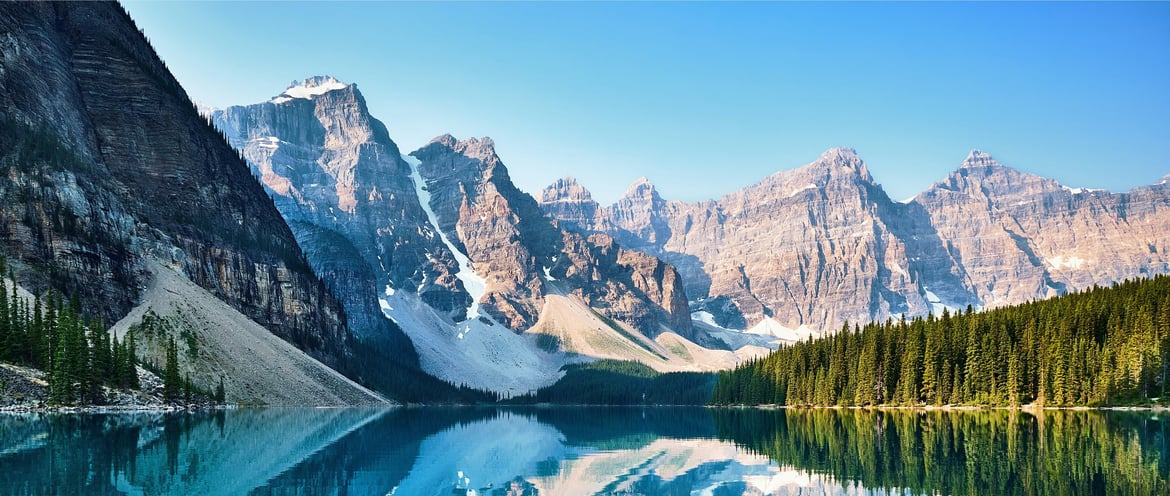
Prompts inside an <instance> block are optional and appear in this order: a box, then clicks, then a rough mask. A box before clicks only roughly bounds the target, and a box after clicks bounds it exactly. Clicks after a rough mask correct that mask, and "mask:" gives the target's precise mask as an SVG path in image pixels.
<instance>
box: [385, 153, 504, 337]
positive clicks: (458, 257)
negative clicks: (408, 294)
mask: <svg viewBox="0 0 1170 496" xmlns="http://www.w3.org/2000/svg"><path fill="white" fill-rule="evenodd" d="M402 159H403V160H405V161H406V163H408V164H410V180H411V181H414V190H415V193H416V194H418V201H419V203H421V204H422V208H423V211H424V212H426V214H427V220H428V221H430V223H431V225H432V226H435V231H437V233H438V235H439V240H441V241H442V242H443V244H445V245H447V249H449V250H451V254H452V255H454V256H455V262H456V263H458V264H459V272H456V273H455V277H456V278H458V279H459V280H460V281H463V289H464V290H466V291H467V293H468V294H469V295H471V306H469V307H468V308H467V320H468V321H471V320H473V319H475V318H476V317H479V299H480V298H482V297H483V294H484V293H485V292H487V281H485V280H484V279H483V278H482V277H480V276H479V275H477V274H476V273H475V271H474V270H471V260H470V259H469V258H467V255H465V254H464V253H463V252H461V251H459V250H458V249H456V248H455V245H454V244H452V243H451V240H449V239H447V235H446V234H443V230H442V229H439V227H438V226H439V216H437V215H435V211H434V209H432V208H431V193H430V191H428V190H427V188H426V183H425V182H424V181H423V178H422V174H420V173H419V171H418V166H419V165H420V164H421V163H422V162H420V161H419V160H418V159H417V158H414V157H412V156H410V155H403V156H402Z"/></svg>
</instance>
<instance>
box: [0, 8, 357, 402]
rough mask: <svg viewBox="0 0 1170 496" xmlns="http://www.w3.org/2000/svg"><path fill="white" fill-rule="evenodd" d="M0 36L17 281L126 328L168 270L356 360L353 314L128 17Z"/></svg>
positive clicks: (69, 11)
mask: <svg viewBox="0 0 1170 496" xmlns="http://www.w3.org/2000/svg"><path fill="white" fill-rule="evenodd" d="M0 33H3V34H2V35H0V130H2V132H0V140H2V145H0V166H2V168H0V172H2V174H3V180H2V181H0V198H2V201H0V249H2V250H3V251H4V252H5V254H6V255H7V257H8V259H9V260H10V261H13V264H12V265H14V266H15V267H16V268H17V277H18V279H20V280H21V281H22V282H23V283H24V284H25V285H26V286H27V287H31V288H33V289H35V290H38V291H43V290H45V289H47V288H50V287H52V288H54V289H56V290H58V291H61V292H64V293H67V294H76V295H78V296H79V298H80V299H81V300H82V302H83V304H84V306H85V307H86V308H92V309H95V310H94V311H95V312H97V313H98V314H99V316H101V317H103V318H104V319H105V320H106V321H107V322H113V321H115V320H117V319H118V318H120V317H122V316H123V315H125V314H126V312H128V311H129V310H130V308H131V307H132V306H133V305H134V304H135V303H136V300H137V299H138V298H139V294H140V292H141V290H142V289H143V288H145V286H146V283H147V281H148V280H149V277H150V276H149V273H148V271H147V270H146V269H145V264H144V259H145V258H154V259H158V260H161V261H162V262H163V263H165V264H168V265H170V266H172V267H175V268H177V269H179V270H180V271H181V272H182V274H183V275H184V276H185V277H187V278H189V279H190V280H191V281H193V282H194V283H196V284H197V285H199V286H200V287H202V288H204V289H205V290H207V291H208V292H210V293H211V294H212V295H214V296H215V297H217V298H219V299H220V300H222V301H223V302H226V303H227V304H228V305H230V306H231V307H232V308H234V309H235V310H238V311H239V312H241V313H242V314H243V315H245V316H247V317H248V318H249V319H252V320H254V321H255V322H257V323H260V324H261V325H263V326H264V327H265V328H267V329H268V330H269V331H271V332H272V333H274V334H276V335H278V336H280V337H282V338H284V339H285V340H287V341H289V342H291V343H293V344H295V345H297V347H299V348H301V349H303V350H305V351H307V352H308V353H309V354H311V355H312V356H314V357H315V358H318V359H320V360H323V361H325V362H326V363H330V364H337V363H338V362H340V361H341V360H342V359H343V357H344V356H345V354H346V340H347V339H348V336H349V332H348V330H347V328H346V321H345V314H344V312H343V311H342V309H341V307H340V305H338V304H337V303H336V302H335V301H334V300H333V297H332V296H331V295H330V294H329V292H328V291H327V290H326V289H325V286H324V285H323V284H322V283H321V281H319V280H318V279H317V277H316V276H315V275H314V274H313V272H312V271H311V270H310V269H309V267H308V265H307V264H306V263H305V261H304V259H303V256H302V254H301V251H300V249H299V248H298V246H297V243H296V240H295V238H294V237H293V234H292V232H291V231H290V230H289V228H288V226H287V225H286V224H285V222H284V221H283V219H282V218H281V216H280V213H279V212H278V211H277V210H276V209H275V208H273V205H272V202H271V200H269V198H268V197H267V195H266V194H265V193H264V190H263V189H262V188H261V186H260V185H259V184H258V183H257V182H256V180H255V179H254V178H253V177H252V175H251V174H250V173H249V171H248V167H247V165H246V164H245V163H244V161H243V160H241V159H240V157H239V156H238V155H237V154H236V152H235V151H233V150H232V149H231V148H230V147H229V146H228V145H227V143H225V142H224V140H223V138H222V136H220V135H219V134H218V133H217V132H216V131H215V129H214V128H212V127H211V126H209V125H208V123H207V122H206V121H205V120H204V119H202V118H201V117H200V116H199V115H198V114H197V113H196V112H195V110H194V108H193V106H192V104H191V101H190V100H189V99H188V97H187V95H186V94H185V93H184V91H183V89H182V88H181V87H180V86H179V84H178V83H177V82H176V81H175V79H174V78H173V77H172V76H171V74H170V73H169V71H168V70H167V68H166V67H165V66H164V65H163V63H162V62H161V61H160V60H159V59H158V57H157V56H156V55H155V53H154V51H153V49H152V48H151V47H150V45H149V44H148V43H147V41H146V39H145V37H144V36H143V34H142V33H141V32H139V31H138V30H137V29H136V28H135V27H134V24H133V22H132V21H131V20H130V18H129V16H127V14H126V13H125V12H124V11H123V10H122V9H121V8H120V7H118V6H117V5H116V4H109V3H15V4H10V5H6V6H5V7H4V9H3V10H2V12H0ZM222 332H231V329H223V330H222ZM207 386H208V387H210V386H209V385H207Z"/></svg>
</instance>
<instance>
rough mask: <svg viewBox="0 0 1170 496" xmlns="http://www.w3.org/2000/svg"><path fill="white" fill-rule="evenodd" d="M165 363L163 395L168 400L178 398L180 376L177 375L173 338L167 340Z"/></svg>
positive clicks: (176, 358) (177, 366) (176, 353)
mask: <svg viewBox="0 0 1170 496" xmlns="http://www.w3.org/2000/svg"><path fill="white" fill-rule="evenodd" d="M166 355H167V364H166V368H165V369H164V371H163V397H164V398H166V399H168V400H175V399H178V398H179V394H180V393H181V389H182V378H181V377H180V376H179V351H178V347H177V346H176V345H175V338H174V337H171V338H170V339H168V340H167V345H166Z"/></svg>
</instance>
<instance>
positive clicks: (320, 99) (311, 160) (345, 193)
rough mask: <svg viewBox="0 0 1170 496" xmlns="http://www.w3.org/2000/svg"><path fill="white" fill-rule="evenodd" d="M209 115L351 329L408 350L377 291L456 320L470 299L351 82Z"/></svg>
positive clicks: (306, 86)
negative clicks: (409, 297) (398, 293)
mask: <svg viewBox="0 0 1170 496" xmlns="http://www.w3.org/2000/svg"><path fill="white" fill-rule="evenodd" d="M210 115H211V119H212V121H213V122H214V123H215V125H216V126H217V127H219V128H220V129H222V130H223V131H224V134H225V135H227V137H228V139H229V140H230V141H231V142H232V143H233V144H234V145H235V146H236V147H237V148H239V149H240V150H241V152H242V153H243V155H244V157H245V158H246V159H247V160H248V163H249V164H251V166H252V168H253V172H254V173H255V174H256V175H257V176H258V177H259V178H260V180H261V182H263V183H264V185H265V187H266V188H267V189H268V190H269V191H270V192H271V193H272V194H273V198H274V199H275V202H276V206H277V208H278V209H279V210H280V212H281V214H282V215H283V216H284V217H285V219H287V220H288V222H289V224H290V225H291V226H292V228H293V232H294V233H295V234H296V236H297V240H298V241H299V242H300V244H301V246H302V248H303V249H304V250H305V252H306V254H307V255H308V259H309V261H310V263H312V265H313V266H314V268H316V269H317V270H318V272H319V273H320V274H321V275H322V277H324V278H325V281H326V283H327V284H328V285H329V286H330V288H332V289H333V290H334V291H335V292H336V294H337V295H338V296H339V297H340V298H341V299H342V301H343V302H344V303H345V308H346V310H347V313H348V315H349V317H350V322H351V324H350V325H351V327H352V329H353V330H354V332H355V334H357V335H358V336H359V337H362V338H370V339H389V340H390V341H391V342H392V343H393V344H394V345H395V347H396V348H402V349H404V350H409V349H410V347H409V343H408V342H407V341H406V340H405V336H404V335H403V334H402V333H401V331H400V330H398V329H397V328H396V327H395V326H394V324H392V323H391V322H390V321H388V320H387V319H386V318H385V317H384V316H383V315H382V311H381V309H380V308H379V305H378V300H377V297H378V295H379V294H382V293H383V292H384V290H385V288H390V289H392V290H405V291H410V292H415V293H418V294H419V295H420V297H421V298H422V299H423V300H424V301H425V302H426V303H428V304H429V305H431V306H432V307H434V308H436V309H439V310H441V311H443V312H446V313H448V314H449V315H450V316H451V317H452V318H453V319H457V320H461V319H462V318H463V316H464V313H465V309H466V308H467V306H468V303H469V302H470V297H469V295H468V293H467V291H466V290H465V289H464V287H463V284H462V282H461V281H460V280H459V279H458V278H457V277H455V273H456V272H457V270H458V269H457V265H456V260H455V258H454V256H453V254H452V253H451V251H450V250H449V249H448V248H447V246H446V245H444V244H443V243H442V242H441V241H440V240H439V237H438V236H436V232H437V231H436V229H435V228H434V227H433V226H432V225H431V224H430V223H429V222H428V219H427V216H426V214H425V213H424V211H423V209H422V207H421V205H420V202H419V198H418V194H417V193H416V190H415V186H414V183H413V181H412V179H411V174H412V170H411V168H410V166H409V165H408V164H407V163H406V162H405V161H404V160H403V159H402V156H401V152H400V151H399V149H398V145H397V144H395V143H394V141H393V140H391V139H390V136H389V134H388V133H387V131H386V126H385V125H384V124H382V122H381V121H378V120H377V119H375V118H374V117H373V116H371V115H370V113H369V110H368V108H367V107H366V102H365V99H364V98H363V96H362V94H361V92H360V91H359V90H358V88H357V86H356V85H353V84H345V83H342V82H340V81H337V80H336V79H334V78H331V77H328V76H318V77H313V78H308V79H305V80H304V81H300V82H296V81H294V82H293V84H291V85H290V86H289V87H288V88H287V89H286V90H285V91H284V92H283V93H282V94H281V95H279V96H277V97H275V98H273V99H272V100H270V101H268V102H263V103H258V104H253V105H246V106H233V107H229V108H226V109H223V110H216V111H214V112H212V113H211V114H210ZM413 360H414V359H411V361H413Z"/></svg>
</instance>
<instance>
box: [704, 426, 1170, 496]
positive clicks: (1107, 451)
mask: <svg viewBox="0 0 1170 496" xmlns="http://www.w3.org/2000/svg"><path fill="white" fill-rule="evenodd" d="M714 418H715V424H716V427H717V428H718V431H719V436H720V437H721V438H723V439H727V440H731V441H734V442H735V443H738V444H740V445H743V446H745V447H748V448H749V449H751V450H753V451H755V452H758V453H761V454H764V455H766V456H768V457H769V458H771V459H772V460H774V461H776V462H777V463H778V464H780V465H789V466H793V467H796V468H799V469H805V470H809V471H811V472H814V473H819V474H826V475H830V476H832V477H833V478H835V479H836V480H838V481H840V482H846V481H857V482H860V483H861V485H863V486H864V487H867V488H903V489H910V490H911V492H913V493H927V494H942V495H948V494H996V495H1016V494H1018V495H1087V494H1111V495H1112V494H1132V495H1157V494H1170V484H1168V482H1167V481H1168V479H1170V461H1168V459H1167V456H1170V451H1167V437H1166V431H1167V423H1170V418H1167V416H1166V415H1165V413H1161V414H1158V413H1151V412H1098V411H1052V410H1048V411H1038V412H1035V413H1031V412H1023V411H1011V410H993V411H918V410H851V409H850V410H835V409H789V410H744V409H734V410H715V411H714Z"/></svg>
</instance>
